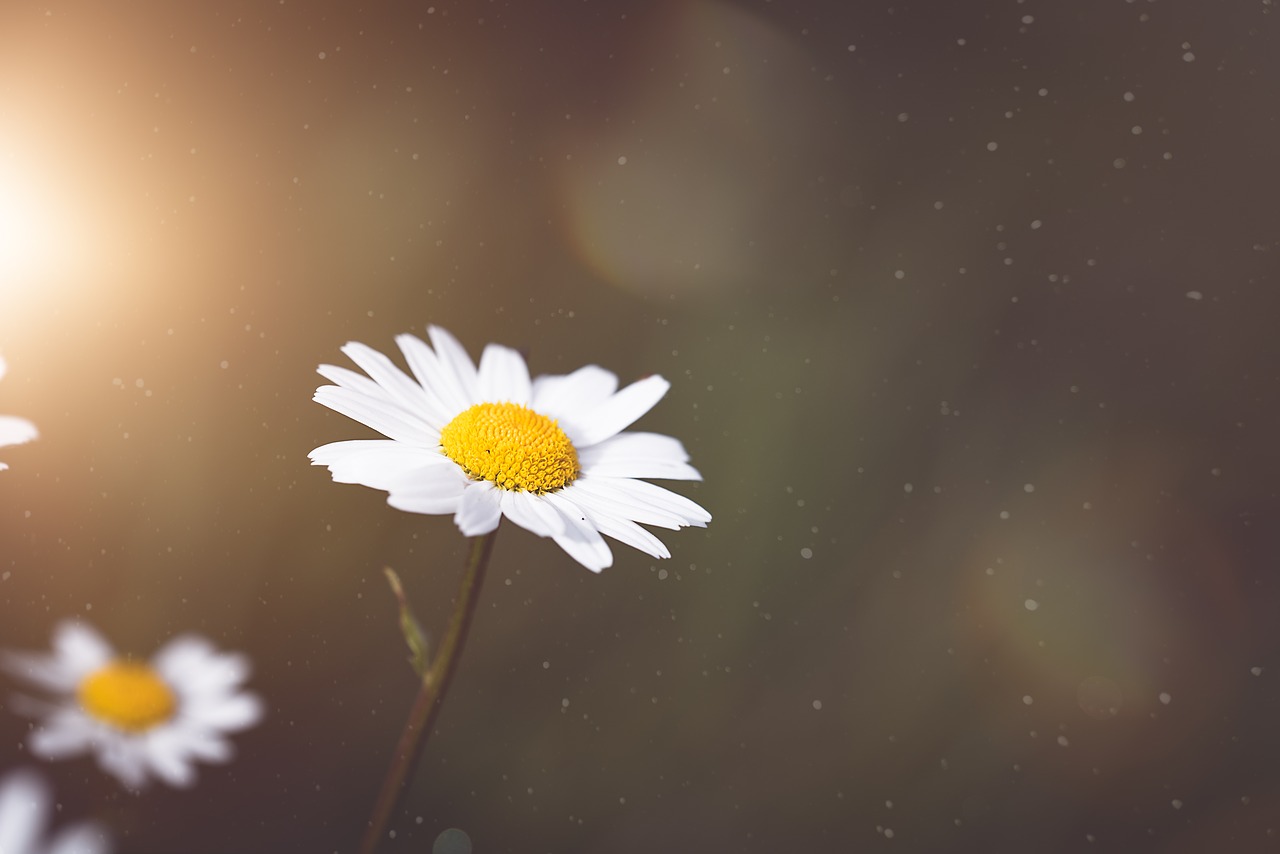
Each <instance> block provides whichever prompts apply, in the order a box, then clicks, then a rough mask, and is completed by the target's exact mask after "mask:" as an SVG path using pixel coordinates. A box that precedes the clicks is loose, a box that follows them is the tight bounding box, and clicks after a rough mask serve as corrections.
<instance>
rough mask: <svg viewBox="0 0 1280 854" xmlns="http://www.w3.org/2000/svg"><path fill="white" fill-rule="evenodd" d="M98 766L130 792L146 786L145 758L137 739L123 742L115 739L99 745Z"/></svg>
mask: <svg viewBox="0 0 1280 854" xmlns="http://www.w3.org/2000/svg"><path fill="white" fill-rule="evenodd" d="M98 766H99V767H100V768H102V770H103V771H106V772H107V773H108V774H110V775H111V776H113V777H115V778H116V779H117V780H119V781H120V783H121V784H122V785H123V786H124V787H125V788H126V789H128V790H129V791H131V792H136V791H139V790H140V789H142V788H144V787H145V786H146V785H147V762H146V756H145V755H144V752H143V750H142V745H141V743H140V742H139V741H138V739H130V740H129V742H125V741H124V740H123V739H119V738H117V739H112V740H109V741H107V742H106V743H104V744H102V745H100V747H99V750H98Z"/></svg>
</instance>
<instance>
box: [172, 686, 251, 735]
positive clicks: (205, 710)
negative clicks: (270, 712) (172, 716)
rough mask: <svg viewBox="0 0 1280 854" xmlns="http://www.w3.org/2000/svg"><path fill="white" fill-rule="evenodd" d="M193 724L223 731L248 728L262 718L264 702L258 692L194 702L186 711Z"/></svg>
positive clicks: (185, 714)
mask: <svg viewBox="0 0 1280 854" xmlns="http://www.w3.org/2000/svg"><path fill="white" fill-rule="evenodd" d="M184 716H185V717H186V719H187V720H188V721H189V722H191V723H192V724H198V725H199V726H201V727H206V728H210V729H215V730H221V731H223V732H235V731H237V730H242V729H248V728H249V727H251V726H254V725H256V724H257V723H258V721H260V720H262V716H263V704H262V700H260V699H259V698H258V696H257V695H256V694H249V693H242V694H235V695H234V696H231V697H225V698H221V699H212V700H205V701H204V702H202V703H198V704H192V706H191V707H190V708H188V709H186V710H185V711H184Z"/></svg>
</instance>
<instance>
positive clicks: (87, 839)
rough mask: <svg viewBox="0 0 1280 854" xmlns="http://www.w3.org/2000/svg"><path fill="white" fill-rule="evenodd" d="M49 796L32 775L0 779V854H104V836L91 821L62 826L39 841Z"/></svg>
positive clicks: (21, 773) (16, 774) (25, 773)
mask: <svg viewBox="0 0 1280 854" xmlns="http://www.w3.org/2000/svg"><path fill="white" fill-rule="evenodd" d="M52 800H53V793H52V792H50V791H49V787H48V786H47V785H46V784H45V782H44V780H42V779H41V778H40V777H39V776H38V775H37V774H36V773H35V772H33V771H29V770H26V769H23V770H21V771H14V772H12V773H10V774H9V775H8V776H6V777H5V778H4V779H3V780H0V854H105V852H106V851H108V850H109V848H110V846H109V845H108V844H107V834H106V831H104V830H103V829H102V828H101V827H99V826H98V825H96V824H94V823H92V822H81V823H79V824H73V825H70V826H68V827H64V828H62V829H61V830H59V831H58V832H57V833H56V834H54V836H53V838H52V839H50V840H49V841H47V842H45V841H44V840H43V836H44V831H45V825H46V824H48V822H49V805H50V803H51V802H52Z"/></svg>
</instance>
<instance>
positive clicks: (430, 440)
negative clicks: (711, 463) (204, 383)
mask: <svg viewBox="0 0 1280 854" xmlns="http://www.w3.org/2000/svg"><path fill="white" fill-rule="evenodd" d="M427 333H428V336H429V337H430V339H431V344H430V345H428V344H427V343H426V342H425V341H423V340H422V339H420V338H418V337H416V336H413V335H400V336H398V337H397V338H396V343H397V344H399V345H400V350H401V352H402V353H403V354H404V357H405V361H406V362H407V363H408V366H409V370H410V371H411V372H412V376H410V375H409V374H406V373H405V372H404V371H402V370H401V369H400V368H399V367H397V366H396V365H395V364H394V363H393V362H392V361H391V359H390V358H388V357H387V356H386V355H384V354H382V353H380V352H378V351H377V350H374V349H372V348H370V347H367V346H365V345H364V344H359V343H355V342H352V343H349V344H347V345H346V346H345V347H343V348H342V350H343V352H344V353H346V354H347V355H348V356H349V357H351V360H352V361H353V362H355V363H356V364H357V365H358V366H359V367H360V368H362V369H363V370H364V372H365V374H367V376H364V375H361V374H358V373H356V372H355V371H351V370H348V369H346V368H340V367H336V366H334V365H321V366H320V374H321V376H323V377H325V378H326V379H328V380H330V381H331V382H333V383H335V385H325V386H321V387H320V388H319V389H317V390H316V394H315V400H316V401H317V402H318V403H322V404H324V405H325V406H327V407H329V408H330V409H333V410H335V411H336V412H340V413H342V414H343V415H346V416H347V417H348V418H353V419H355V420H356V421H359V422H361V423H362V424H366V425H368V426H369V427H372V428H373V429H375V430H377V431H378V432H379V433H381V434H382V435H383V436H385V437H386V438H385V439H358V440H352V441H346V442H334V443H332V444H329V445H322V446H321V447H319V448H316V449H315V450H314V451H312V452H311V455H310V456H311V461H312V463H314V464H315V465H323V466H328V467H329V471H330V472H332V474H333V479H334V480H336V481H339V482H341V483H359V484H363V485H364V486H369V487H373V488H374V489H384V490H386V491H387V493H388V496H387V503H388V504H390V505H391V506H392V507H396V508H398V509H400V510H407V511H409V512H413V513H433V514H446V513H447V514H453V518H454V521H455V522H456V523H457V525H458V527H459V528H460V529H461V530H462V533H464V534H466V535H467V536H478V535H480V534H487V533H488V532H490V531H492V530H493V529H494V528H496V527H497V526H498V522H499V521H500V520H501V518H502V517H503V516H506V517H507V518H508V519H510V520H511V521H512V522H515V523H516V524H517V525H519V526H521V527H523V528H526V529H528V530H529V531H532V532H533V533H535V534H537V535H538V536H541V537H551V538H552V539H553V540H555V542H556V543H558V544H559V545H560V547H561V548H563V549H564V550H565V551H566V552H568V553H569V554H570V555H571V556H572V557H573V558H574V559H575V560H577V561H578V562H579V563H581V564H582V565H583V566H585V567H587V569H590V570H592V571H593V572H599V571H600V570H602V569H604V568H605V567H607V566H609V565H610V564H611V563H613V553H612V552H611V551H610V550H609V546H608V545H607V544H606V543H605V542H604V539H603V538H602V537H601V536H600V535H601V534H606V535H608V536H610V537H612V538H614V539H615V540H618V541H620V542H623V543H626V544H627V545H630V546H633V547H635V548H637V549H639V550H640V551H642V552H645V553H646V554H650V555H653V556H654V557H670V556H671V553H670V552H668V551H667V548H666V546H664V545H663V544H662V542H661V541H660V540H659V539H658V538H657V537H655V536H654V535H653V534H651V533H649V531H647V530H646V529H644V528H642V527H640V525H639V524H637V523H643V524H645V525H656V526H658V527H662V528H670V529H673V530H674V529H678V528H682V527H685V526H687V525H696V526H699V527H705V526H706V524H707V522H709V521H711V514H710V513H708V512H707V511H706V510H704V509H702V508H701V507H699V506H698V505H697V504H695V503H693V502H692V501H690V500H689V499H687V498H685V497H683V496H680V495H677V494H675V493H674V492H670V491H669V490H666V489H663V488H662V487H660V486H655V485H654V484H652V483H648V482H646V481H644V480H641V479H640V478H658V479H668V480H701V479H702V478H701V475H699V474H698V472H697V470H696V469H694V468H693V467H692V466H690V465H689V463H688V460H689V455H688V454H687V453H685V450H684V446H682V445H681V444H680V442H679V441H678V440H676V439H673V438H671V437H670V436H662V435H658V434H656V433H638V432H623V431H624V430H625V429H626V428H627V427H629V426H630V425H631V424H632V422H634V421H635V420H636V419H638V418H639V417H640V416H642V415H644V414H645V413H646V412H648V411H649V410H650V409H651V408H652V407H653V405H654V404H655V403H657V402H658V400H659V399H661V398H662V396H663V395H664V394H666V392H667V389H668V388H669V387H670V384H669V383H668V382H667V381H666V380H664V379H663V378H662V377H659V376H649V377H646V378H644V379H642V380H639V381H637V382H634V383H632V384H631V385H629V386H627V387H626V388H624V389H622V390H621V391H619V390H618V378H617V377H616V376H614V375H613V374H612V373H610V372H609V371H606V370H605V369H604V368H601V367H598V366H596V365H587V366H586V367H583V368H579V369H578V370H576V371H574V372H573V373H571V374H567V375H563V376H541V377H538V378H537V379H534V380H530V378H529V369H528V368H527V367H526V366H525V361H524V358H523V357H522V356H521V355H520V354H519V353H517V352H516V351H515V350H512V349H510V348H507V347H503V346H500V345H498V344H490V345H488V346H487V347H485V349H484V353H483V354H482V355H481V357H480V365H479V367H478V368H477V367H476V365H475V363H474V362H472V361H471V357H470V356H468V355H467V352H466V350H464V349H463V348H462V345H461V344H459V343H458V341H457V339H456V338H454V337H453V336H452V335H450V334H449V333H448V332H446V331H445V330H443V329H441V328H440V327H438V326H431V327H428V328H427Z"/></svg>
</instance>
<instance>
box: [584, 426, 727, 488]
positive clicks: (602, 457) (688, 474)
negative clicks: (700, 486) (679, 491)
mask: <svg viewBox="0 0 1280 854" xmlns="http://www.w3.org/2000/svg"><path fill="white" fill-rule="evenodd" d="M688 459H689V455H688V454H687V453H686V452H685V449H684V446H683V445H681V444H680V440H678V439H673V438H672V437H670V436H663V435H660V434H658V433H619V434H618V435H616V436H613V437H611V438H608V439H605V440H604V441H603V442H601V443H599V444H598V445H592V446H590V447H588V448H584V449H582V450H581V451H579V452H578V462H579V463H581V464H582V470H583V471H584V472H586V473H588V474H591V475H595V476H602V477H624V478H625V477H652V478H658V479H660V480H702V476H701V475H700V474H698V470H697V469H695V468H694V467H693V466H691V465H689V464H688V462H687V460H688Z"/></svg>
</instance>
